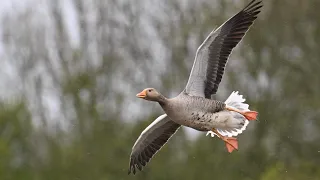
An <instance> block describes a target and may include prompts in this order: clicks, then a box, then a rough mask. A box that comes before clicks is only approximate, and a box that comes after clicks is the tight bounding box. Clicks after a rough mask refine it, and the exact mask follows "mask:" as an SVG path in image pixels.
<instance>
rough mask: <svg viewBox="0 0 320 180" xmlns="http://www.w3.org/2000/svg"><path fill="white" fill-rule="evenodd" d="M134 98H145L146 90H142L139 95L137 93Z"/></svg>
mask: <svg viewBox="0 0 320 180" xmlns="http://www.w3.org/2000/svg"><path fill="white" fill-rule="evenodd" d="M136 96H137V97H138V98H145V97H147V91H146V90H143V91H141V92H140V93H138V94H137V95H136Z"/></svg>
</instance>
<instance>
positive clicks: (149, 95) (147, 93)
mask: <svg viewBox="0 0 320 180" xmlns="http://www.w3.org/2000/svg"><path fill="white" fill-rule="evenodd" d="M136 96H137V97H138V98H141V99H145V100H148V101H156V102H159V101H160V100H162V99H163V96H162V95H161V94H160V93H159V92H158V91H157V90H156V89H154V88H146V89H144V90H142V91H141V92H140V93H138V94H137V95H136Z"/></svg>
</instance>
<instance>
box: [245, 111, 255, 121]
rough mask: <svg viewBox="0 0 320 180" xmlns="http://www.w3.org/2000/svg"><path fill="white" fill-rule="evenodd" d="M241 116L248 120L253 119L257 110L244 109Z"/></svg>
mask: <svg viewBox="0 0 320 180" xmlns="http://www.w3.org/2000/svg"><path fill="white" fill-rule="evenodd" d="M243 116H244V117H245V118H246V119H248V120H249V121H253V120H256V119H257V116H258V112H257V111H246V112H244V113H243Z"/></svg>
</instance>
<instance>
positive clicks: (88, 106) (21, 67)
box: [0, 0, 320, 180]
mask: <svg viewBox="0 0 320 180" xmlns="http://www.w3.org/2000/svg"><path fill="white" fill-rule="evenodd" d="M248 2H249V1H248V0H199V1H193V0H183V1H178V0H172V1H171V0H165V1H156V0H135V1H130V0H121V1H119V0H91V1H86V0H66V1H62V0H60V1H58V0H24V1H15V0H10V1H6V6H5V7H6V8H1V24H2V26H1V28H0V32H1V38H0V40H1V46H0V54H1V62H2V66H1V67H0V81H1V83H0V84H1V87H0V95H1V96H0V97H1V98H0V179H1V180H19V179H21V180H29V179H30V180H31V179H32V180H112V179H114V180H121V179H139V180H143V179H146V180H147V179H148V180H150V179H152V180H163V179H167V180H169V179H172V180H177V179H184V180H191V179H198V180H200V179H201V180H202V179H203V180H207V179H208V180H209V179H221V180H224V179H226V180H229V179H238V180H257V179H259V180H302V179H306V180H307V179H308V180H317V179H320V133H319V132H320V120H319V115H320V101H319V99H320V71H319V67H320V59H319V58H320V51H319V49H320V12H319V7H320V1H319V0H309V1H301V0H281V1H279V0H265V1H264V8H263V10H262V13H261V14H260V16H259V17H258V19H257V20H256V22H255V24H254V26H253V27H252V28H251V29H250V31H249V33H248V34H247V35H246V36H245V38H244V40H243V41H242V42H241V43H240V45H239V46H237V48H236V49H235V50H234V51H233V54H232V55H231V57H230V59H229V62H228V65H227V71H226V73H225V75H224V77H223V82H222V84H221V86H220V88H219V90H218V95H217V97H216V98H218V99H220V100H224V99H225V98H227V96H228V95H229V94H230V93H231V92H232V91H233V90H239V91H240V92H241V94H244V95H245V97H246V99H247V101H248V102H249V103H250V105H251V109H254V110H257V111H259V112H260V116H259V121H257V122H254V123H251V124H250V125H249V128H248V130H247V131H246V132H245V133H244V134H242V135H240V137H239V143H240V150H239V151H237V152H235V153H232V154H228V153H227V152H226V150H225V147H224V144H223V142H222V141H220V140H218V139H217V138H210V137H206V136H205V133H198V132H196V131H194V130H190V129H187V128H182V129H180V131H179V132H178V133H177V134H176V136H174V137H173V138H172V139H171V141H169V143H168V144H167V145H166V146H165V147H164V148H163V149H162V150H161V151H160V153H158V154H157V155H156V156H155V157H154V159H153V160H152V161H151V162H150V163H149V165H148V166H147V167H146V168H145V169H144V171H143V172H141V173H138V174H137V175H136V176H128V175H127V168H128V160H129V155H130V152H131V147H132V145H133V144H134V142H135V140H136V138H137V137H138V136H139V134H140V133H141V131H142V130H143V129H144V128H145V127H146V126H147V125H148V124H149V123H151V122H152V121H153V120H154V119H155V118H156V117H158V116H159V115H160V114H161V113H162V112H161V111H162V110H161V108H160V107H159V106H158V105H157V104H156V103H150V102H147V101H142V100H139V99H136V98H135V94H136V93H137V92H139V91H141V90H142V89H143V88H146V87H155V88H157V89H159V90H160V92H163V94H164V95H166V96H169V97H172V96H175V95H177V94H178V93H179V92H180V91H181V90H182V89H183V88H184V86H185V84H186V82H187V79H188V74H189V72H190V69H191V66H192V63H193V59H194V56H195V52H196V49H197V48H198V46H199V45H200V44H201V42H202V41H203V40H204V38H205V37H206V36H207V35H208V34H209V32H210V31H211V30H212V29H213V28H215V27H217V26H219V25H220V24H221V23H223V22H224V21H225V20H227V19H228V18H229V17H231V16H232V15H234V14H235V13H237V12H238V11H240V10H241V9H242V8H243V7H244V6H245V5H246V4H247V3H248ZM2 3H3V4H5V3H4V1H3V2H2Z"/></svg>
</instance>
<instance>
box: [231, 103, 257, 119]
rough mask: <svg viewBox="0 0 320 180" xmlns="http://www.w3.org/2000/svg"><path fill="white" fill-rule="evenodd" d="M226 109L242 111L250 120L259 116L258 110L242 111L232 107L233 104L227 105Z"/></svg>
mask: <svg viewBox="0 0 320 180" xmlns="http://www.w3.org/2000/svg"><path fill="white" fill-rule="evenodd" d="M226 110H228V111H234V112H237V113H240V114H241V115H243V116H244V117H245V118H246V119H247V120H249V121H253V120H256V119H257V116H258V112H256V111H240V110H239V109H236V108H234V107H231V106H226Z"/></svg>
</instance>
